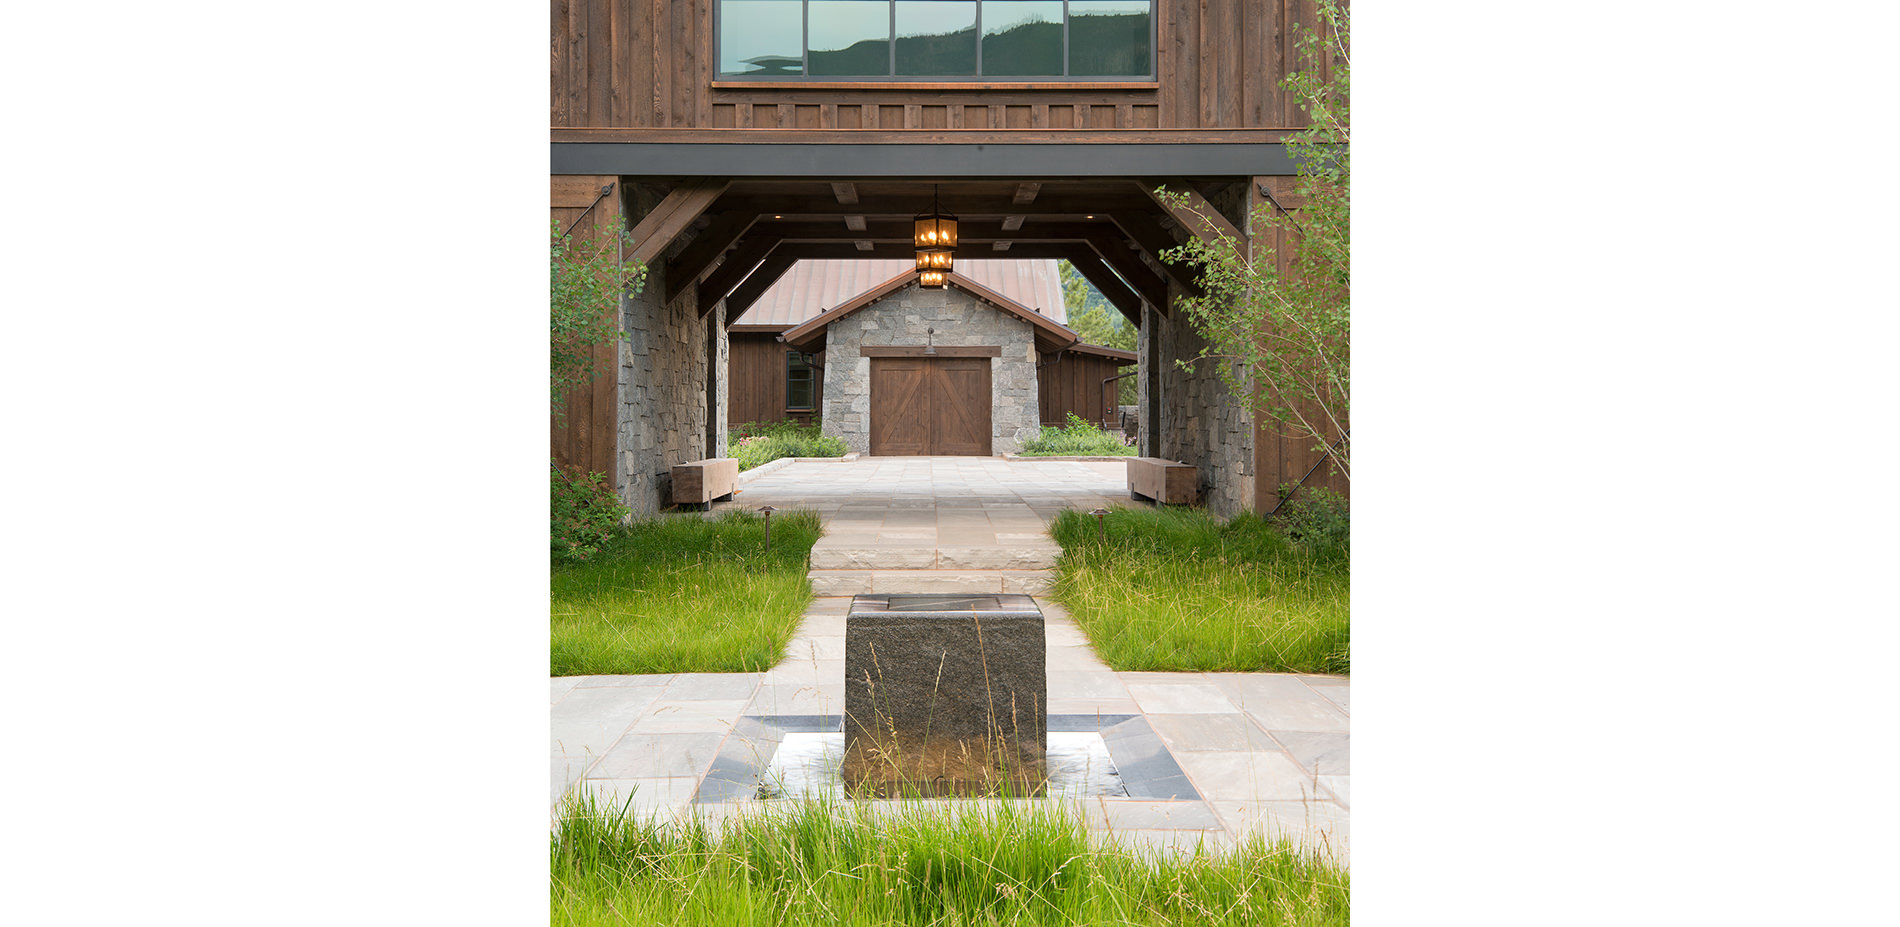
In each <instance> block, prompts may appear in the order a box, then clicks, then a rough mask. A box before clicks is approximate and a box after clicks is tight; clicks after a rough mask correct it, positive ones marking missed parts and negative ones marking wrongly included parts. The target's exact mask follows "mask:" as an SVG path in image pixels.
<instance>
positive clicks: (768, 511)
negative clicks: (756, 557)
mask: <svg viewBox="0 0 1900 927" xmlns="http://www.w3.org/2000/svg"><path fill="white" fill-rule="evenodd" d="M776 511H778V509H775V508H773V507H771V506H769V505H761V506H759V514H761V515H764V516H765V552H766V553H768V554H769V553H771V552H772V513H773V512H776Z"/></svg>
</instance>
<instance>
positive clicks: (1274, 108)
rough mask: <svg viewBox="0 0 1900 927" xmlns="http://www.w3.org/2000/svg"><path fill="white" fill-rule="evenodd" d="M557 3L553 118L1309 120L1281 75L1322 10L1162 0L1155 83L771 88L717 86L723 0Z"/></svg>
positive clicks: (1193, 123)
mask: <svg viewBox="0 0 1900 927" xmlns="http://www.w3.org/2000/svg"><path fill="white" fill-rule="evenodd" d="M550 2H551V5H552V35H551V36H550V38H551V43H550V47H551V53H552V54H551V67H550V71H549V75H550V88H551V94H550V113H549V116H550V123H551V125H553V126H554V127H556V128H583V127H595V128H601V127H629V128H633V127H646V128H704V129H711V128H739V129H746V128H760V129H763V128H781V129H790V128H805V129H845V130H860V131H863V130H892V129H928V128H944V129H1021V130H1025V131H1027V132H1029V133H1032V134H1033V133H1034V132H1035V131H1037V130H1044V129H1047V130H1074V129H1096V130H1130V129H1156V128H1163V129H1195V128H1202V129H1214V128H1223V129H1237V128H1279V127H1292V126H1298V125H1301V124H1302V123H1303V122H1304V119H1303V117H1302V115H1301V114H1300V112H1299V111H1298V108H1297V107H1296V106H1294V105H1293V103H1292V101H1291V100H1290V99H1289V98H1288V95H1287V93H1286V92H1285V91H1284V90H1282V89H1281V87H1280V81H1281V78H1282V77H1283V76H1284V75H1285V70H1286V63H1287V62H1288V61H1291V60H1294V54H1293V50H1294V42H1295V39H1296V38H1297V34H1296V33H1295V32H1294V30H1293V28H1292V26H1293V24H1295V23H1298V24H1302V25H1307V26H1311V25H1313V24H1315V23H1316V21H1317V17H1316V14H1315V12H1314V6H1313V3H1312V2H1311V0H1160V2H1159V3H1158V4H1157V6H1156V15H1155V19H1156V21H1157V23H1158V27H1157V35H1156V39H1157V49H1156V51H1157V59H1156V62H1157V74H1156V79H1155V80H1153V81H1131V82H1121V83H1113V84H1106V85H1105V84H1101V83H1096V84H1093V85H1091V84H1089V83H1086V82H1070V83H1063V82H1060V81H1053V82H1043V83H1039V84H1038V86H1037V87H1036V88H1034V89H994V88H993V87H991V88H986V87H984V86H983V85H982V84H980V83H961V84H958V83H929V84H913V85H909V86H903V85H896V86H893V85H890V84H883V85H870V86H867V85H864V84H858V85H856V86H852V87H843V86H840V85H839V84H838V83H825V84H814V83H809V82H807V83H800V84H797V85H796V86H790V87H770V88H767V87H761V86H760V85H758V84H756V83H754V84H750V85H744V86H736V87H735V86H730V84H733V83H739V82H723V81H722V82H720V83H719V86H715V85H714V82H715V80H716V78H717V75H716V69H717V63H716V62H715V61H714V60H713V34H712V33H713V3H714V2H715V0H550ZM992 83H995V82H992ZM1131 84H1132V85H1134V86H1133V88H1132V89H1131V86H1130V85H1131ZM1006 86H1014V85H1006Z"/></svg>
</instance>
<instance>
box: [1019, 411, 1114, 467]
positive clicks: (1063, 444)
mask: <svg viewBox="0 0 1900 927" xmlns="http://www.w3.org/2000/svg"><path fill="white" fill-rule="evenodd" d="M1017 453H1018V455H1019V456H1022V457H1134V456H1136V455H1135V448H1134V447H1132V446H1130V445H1129V444H1128V442H1127V441H1126V440H1125V439H1123V437H1122V435H1121V433H1120V432H1114V431H1103V430H1102V429H1100V428H1098V427H1096V426H1095V424H1094V423H1093V422H1090V421H1087V420H1085V419H1084V418H1082V416H1080V415H1077V414H1075V413H1074V412H1070V413H1069V422H1068V424H1067V425H1063V426H1060V427H1057V426H1053V425H1044V426H1043V428H1042V433H1041V434H1039V435H1037V436H1036V437H1034V438H1031V439H1029V440H1028V441H1025V442H1023V449H1022V450H1021V451H1019V452H1017Z"/></svg>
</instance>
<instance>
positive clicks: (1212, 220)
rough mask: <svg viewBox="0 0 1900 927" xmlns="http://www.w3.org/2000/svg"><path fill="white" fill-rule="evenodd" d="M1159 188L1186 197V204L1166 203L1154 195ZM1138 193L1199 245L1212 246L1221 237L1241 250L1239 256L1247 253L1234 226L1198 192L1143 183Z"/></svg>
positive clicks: (1174, 184) (1175, 184) (1173, 184)
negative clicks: (1151, 199) (1144, 195)
mask: <svg viewBox="0 0 1900 927" xmlns="http://www.w3.org/2000/svg"><path fill="white" fill-rule="evenodd" d="M1158 187H1166V188H1167V190H1168V191H1170V192H1172V193H1177V194H1180V195H1181V196H1183V197H1185V199H1186V202H1185V203H1184V204H1179V205H1177V204H1175V203H1172V202H1169V201H1168V200H1167V199H1164V198H1163V197H1162V196H1161V195H1160V194H1158V193H1156V192H1155V190H1156V188H1158ZM1141 189H1142V192H1144V193H1146V194H1148V196H1150V197H1152V198H1153V199H1154V201H1155V205H1157V206H1160V207H1161V208H1162V209H1163V210H1165V211H1166V212H1167V214H1168V215H1170V216H1172V217H1174V220H1175V221H1176V222H1179V223H1181V227H1182V228H1185V229H1187V230H1188V231H1189V232H1192V233H1194V234H1195V235H1196V236H1198V237H1199V238H1200V239H1201V240H1202V241H1204V242H1208V243H1209V244H1212V243H1213V242H1216V241H1218V240H1220V239H1221V238H1223V237H1224V238H1227V239H1229V240H1231V241H1233V242H1235V243H1236V244H1237V245H1238V246H1239V247H1240V249H1241V254H1243V255H1244V254H1246V253H1247V239H1246V237H1245V236H1243V235H1241V234H1240V230H1239V229H1237V228H1234V224H1233V223H1232V222H1229V221H1227V217H1226V216H1223V215H1221V214H1220V210H1218V209H1215V208H1214V204H1212V203H1210V202H1208V201H1207V197H1204V196H1202V195H1201V194H1200V191H1198V190H1195V189H1194V188H1193V187H1192V186H1189V185H1188V184H1187V183H1186V182H1184V181H1181V180H1148V181H1143V184H1142V188H1141Z"/></svg>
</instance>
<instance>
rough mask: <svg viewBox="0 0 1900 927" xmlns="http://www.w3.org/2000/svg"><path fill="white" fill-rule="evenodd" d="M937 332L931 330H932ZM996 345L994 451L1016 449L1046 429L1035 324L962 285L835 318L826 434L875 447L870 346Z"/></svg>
mask: <svg viewBox="0 0 1900 927" xmlns="http://www.w3.org/2000/svg"><path fill="white" fill-rule="evenodd" d="M932 328H934V329H936V334H934V335H927V334H926V330H928V329H932ZM927 343H929V344H935V345H938V346H940V347H941V346H944V345H984V346H988V345H994V346H997V347H999V348H1001V349H1002V356H1001V357H996V358H992V359H991V365H990V392H991V406H990V453H991V454H1013V453H1016V452H1017V451H1019V450H1021V449H1022V445H1023V442H1025V441H1028V440H1030V439H1031V438H1034V437H1035V436H1036V435H1037V434H1039V433H1040V431H1041V426H1042V417H1041V414H1040V412H1039V410H1038V408H1037V397H1036V361H1037V356H1036V340H1035V332H1034V329H1033V328H1032V327H1031V326H1030V324H1029V323H1028V322H1026V321H1024V320H1022V319H1021V318H1018V317H1016V316H1013V315H1010V314H1009V313H1006V312H1004V311H1002V310H1000V309H996V308H994V307H992V306H990V305H989V304H987V303H984V302H982V301H980V300H978V299H977V298H976V297H974V296H971V295H970V294H968V293H965V292H964V291H962V290H959V289H957V288H955V287H943V288H941V289H922V288H920V287H918V286H916V285H915V284H912V285H910V286H907V287H905V288H903V289H901V290H898V291H897V292H895V293H892V294H891V295H889V296H886V297H884V298H883V299H880V300H878V301H877V302H874V303H872V304H870V305H868V306H865V307H864V308H862V309H859V310H858V311H856V312H853V313H851V314H850V315H847V316H845V317H844V318H841V319H839V320H837V321H836V322H833V323H831V327H830V328H829V329H828V330H827V331H826V333H825V358H824V364H825V371H824V373H825V395H824V414H823V415H822V417H821V423H822V425H823V431H824V433H825V434H828V435H835V436H837V437H839V438H842V439H844V443H845V447H846V448H848V449H849V450H851V451H855V452H857V453H860V454H868V453H870V452H871V359H870V358H868V357H863V356H861V355H860V354H859V349H860V348H862V347H865V346H867V345H871V346H891V345H906V346H910V345H914V346H917V347H924V346H925V345H926V344H927Z"/></svg>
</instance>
